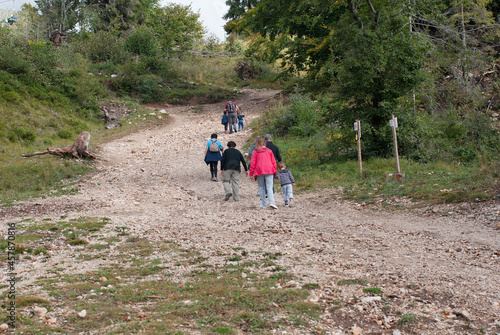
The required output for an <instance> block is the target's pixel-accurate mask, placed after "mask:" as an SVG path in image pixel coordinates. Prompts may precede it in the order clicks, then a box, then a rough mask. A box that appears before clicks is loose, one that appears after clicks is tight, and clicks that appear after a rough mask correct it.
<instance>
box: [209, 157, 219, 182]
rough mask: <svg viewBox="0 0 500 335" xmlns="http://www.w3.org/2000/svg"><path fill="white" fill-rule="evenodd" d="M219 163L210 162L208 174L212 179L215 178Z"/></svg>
mask: <svg viewBox="0 0 500 335" xmlns="http://www.w3.org/2000/svg"><path fill="white" fill-rule="evenodd" d="M218 163H219V162H217V161H216V162H210V173H211V175H212V177H214V178H217V165H218Z"/></svg>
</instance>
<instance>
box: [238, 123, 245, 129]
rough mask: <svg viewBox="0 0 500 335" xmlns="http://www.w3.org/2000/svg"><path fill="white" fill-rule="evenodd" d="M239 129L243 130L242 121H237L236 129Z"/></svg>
mask: <svg viewBox="0 0 500 335" xmlns="http://www.w3.org/2000/svg"><path fill="white" fill-rule="evenodd" d="M240 130H245V125H244V124H243V121H238V131H240Z"/></svg>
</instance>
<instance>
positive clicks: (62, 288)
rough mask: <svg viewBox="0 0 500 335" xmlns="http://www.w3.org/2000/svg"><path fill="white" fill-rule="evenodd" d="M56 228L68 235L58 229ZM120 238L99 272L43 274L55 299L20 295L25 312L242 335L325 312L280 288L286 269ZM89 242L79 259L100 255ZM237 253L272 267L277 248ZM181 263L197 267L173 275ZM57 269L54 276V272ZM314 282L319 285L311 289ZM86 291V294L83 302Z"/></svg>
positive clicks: (97, 324) (135, 328) (129, 326)
mask: <svg viewBox="0 0 500 335" xmlns="http://www.w3.org/2000/svg"><path fill="white" fill-rule="evenodd" d="M91 219H92V218H82V219H81V220H74V221H68V222H64V223H58V225H60V226H63V225H64V226H68V225H71V227H65V228H64V227H62V228H61V230H62V231H64V230H63V229H73V230H76V227H78V228H79V229H82V227H81V226H79V224H83V222H84V221H85V222H89V225H90V226H92V220H91ZM94 222H99V221H98V220H94ZM51 224H52V222H44V221H42V222H35V223H32V225H31V226H30V227H32V228H33V229H31V230H30V231H31V232H30V234H31V235H34V234H36V232H44V233H47V232H50V230H48V229H47V228H48V227H50V226H51ZM101 228H102V227H101ZM52 233H53V234H58V235H57V236H59V237H60V238H63V237H64V235H63V234H62V233H61V232H60V231H54V232H52ZM118 233H119V232H118V231H115V232H111V234H118ZM116 243H117V246H116V247H117V249H118V250H120V252H119V253H118V254H117V255H115V256H112V255H107V261H108V262H107V263H106V265H105V266H104V265H103V266H101V267H100V268H99V269H98V270H93V271H88V272H85V273H78V274H66V275H58V274H57V272H58V271H63V270H64V268H65V267H67V266H71V263H72V262H64V263H61V264H59V265H58V267H57V268H55V269H53V272H51V271H49V272H48V275H47V276H46V277H41V278H38V280H36V284H37V285H39V286H40V287H41V289H40V291H41V292H45V293H47V294H48V295H49V296H50V297H51V298H50V299H48V300H44V299H39V298H36V297H33V298H32V299H29V298H23V299H22V307H19V309H20V311H24V310H25V309H26V310H29V309H30V308H32V306H33V304H38V305H42V306H44V307H46V308H47V309H49V311H50V310H55V311H57V310H59V309H60V308H64V309H69V310H74V311H77V312H79V311H81V310H83V309H85V310H86V311H87V317H86V318H81V317H79V316H78V315H77V314H76V313H72V314H71V313H70V314H68V315H65V316H58V319H61V322H62V320H63V319H64V323H65V324H66V323H67V324H70V325H71V327H72V328H74V329H87V330H91V331H99V330H101V331H102V330H103V329H104V328H105V327H109V326H110V325H115V326H114V327H112V328H107V333H110V334H118V333H125V334H129V333H138V332H139V333H144V334H158V333H161V334H174V333H176V331H177V330H178V329H179V328H181V329H184V332H185V333H186V334H188V333H191V332H201V333H213V334H237V333H240V332H241V331H243V332H246V333H258V334H264V333H270V332H271V331H272V330H273V329H278V328H279V327H280V326H282V325H291V326H293V327H295V328H296V329H305V327H307V326H308V325H309V324H310V323H311V321H315V320H317V319H318V317H319V315H320V313H321V311H322V308H321V307H320V306H319V305H317V304H314V303H311V302H308V301H307V297H308V296H309V291H308V289H306V288H302V289H297V288H290V289H288V288H287V289H278V288H277V287H278V286H279V285H280V284H282V283H283V282H284V281H287V280H290V279H294V278H295V277H294V276H293V275H291V274H289V273H286V272H284V271H281V272H274V271H273V269H272V268H268V269H266V270H264V271H260V272H259V274H255V273H249V272H247V276H242V274H241V272H242V271H243V269H244V266H243V265H239V267H238V268H234V267H232V266H230V265H229V264H228V265H220V266H212V267H210V268H207V267H205V266H203V264H200V263H197V262H191V260H193V259H197V258H199V257H200V252H198V251H197V250H195V249H182V248H180V247H179V246H178V245H177V244H175V243H170V242H168V241H165V242H155V243H151V242H150V241H149V240H148V239H146V238H138V237H129V238H128V239H124V240H122V241H117V242H116ZM90 246H92V245H90ZM90 246H89V247H90ZM89 247H86V248H80V249H75V258H77V259H81V258H82V257H83V256H85V255H89V254H91V253H93V252H95V249H94V250H89V249H90V248H89ZM238 251H240V252H241V256H240V258H241V263H242V264H243V263H248V264H249V266H251V267H253V266H255V265H258V264H267V262H268V261H269V257H271V258H272V257H278V256H277V254H276V253H267V252H261V253H250V252H245V251H244V250H242V249H238ZM153 254H154V256H152V255H153ZM213 256H214V257H219V255H213ZM177 260H183V262H186V264H190V266H191V269H192V271H191V272H189V273H186V274H185V275H184V277H183V278H182V279H181V280H179V278H175V277H173V276H172V273H171V272H172V271H175V265H174V263H175V262H176V261H177ZM172 269H174V270H172ZM52 274H55V275H56V276H57V278H54V277H51V276H52ZM150 276H154V277H150ZM103 277H105V278H106V279H103ZM316 287H317V284H316V285H312V287H310V288H309V289H311V288H316ZM82 296H85V297H86V298H85V299H82ZM95 316H98V317H95ZM4 318H5V313H3V311H0V322H2V320H4ZM180 325H182V327H180ZM17 326H18V329H17V331H19V332H24V333H36V331H38V330H39V329H44V328H43V325H42V324H41V323H40V321H38V320H34V319H31V318H20V319H19V320H18V325H17ZM51 332H52V333H58V330H55V329H52V330H51ZM61 332H64V330H61Z"/></svg>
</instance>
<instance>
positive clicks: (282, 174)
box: [205, 101, 295, 209]
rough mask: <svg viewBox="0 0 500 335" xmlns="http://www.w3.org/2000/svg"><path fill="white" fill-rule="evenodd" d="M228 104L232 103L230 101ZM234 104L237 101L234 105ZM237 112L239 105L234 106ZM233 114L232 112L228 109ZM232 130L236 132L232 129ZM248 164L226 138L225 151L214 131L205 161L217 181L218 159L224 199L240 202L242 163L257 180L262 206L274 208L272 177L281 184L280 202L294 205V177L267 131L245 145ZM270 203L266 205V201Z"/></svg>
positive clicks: (227, 112)
mask: <svg viewBox="0 0 500 335" xmlns="http://www.w3.org/2000/svg"><path fill="white" fill-rule="evenodd" d="M229 103H233V102H232V101H229V102H228V104H229ZM228 104H226V107H225V109H224V115H226V114H227V115H230V113H229V110H233V109H231V107H228ZM233 104H234V103H233ZM234 106H236V104H234ZM234 110H235V111H236V112H234V114H236V115H238V114H237V113H238V111H239V108H237V106H236V107H235V108H234ZM231 113H233V112H231ZM234 131H236V130H235V129H234ZM230 133H232V131H231V128H230ZM245 156H247V159H248V160H249V161H250V163H249V164H248V166H247V161H246V160H245V157H244V156H243V154H242V153H241V152H240V151H239V150H238V149H236V143H235V142H234V141H229V142H228V143H227V149H225V150H224V148H223V146H222V143H221V142H220V141H219V140H218V139H217V134H216V133H214V134H212V135H211V136H210V139H209V140H208V141H207V144H206V153H205V162H206V163H207V165H210V173H211V180H212V181H215V182H216V181H218V179H217V167H218V163H219V161H220V162H221V168H220V174H221V176H222V185H223V186H224V192H225V197H224V200H225V201H227V200H229V199H230V198H231V197H232V198H233V200H234V201H239V200H240V198H239V184H240V174H241V166H243V168H244V169H245V174H246V175H247V176H250V178H253V179H254V180H256V181H257V187H258V190H259V191H258V195H259V196H260V200H261V208H267V207H268V206H269V208H271V209H276V208H278V206H276V202H275V198H274V179H278V180H279V181H280V184H281V190H282V193H283V201H284V205H285V207H291V206H293V185H295V179H294V178H293V175H292V173H291V172H290V171H289V170H288V169H287V168H286V165H285V163H283V161H282V159H281V155H280V150H279V148H278V147H277V146H276V145H275V144H274V143H273V142H272V138H271V135H270V134H266V135H265V136H264V137H261V136H259V135H257V136H255V137H254V143H253V144H252V145H251V146H250V147H249V148H248V153H245ZM268 203H269V204H268Z"/></svg>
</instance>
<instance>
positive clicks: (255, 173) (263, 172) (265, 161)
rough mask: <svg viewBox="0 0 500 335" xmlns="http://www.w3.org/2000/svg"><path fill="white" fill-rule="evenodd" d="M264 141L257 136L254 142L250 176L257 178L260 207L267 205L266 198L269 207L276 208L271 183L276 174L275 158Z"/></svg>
mask: <svg viewBox="0 0 500 335" xmlns="http://www.w3.org/2000/svg"><path fill="white" fill-rule="evenodd" d="M265 143H266V142H265V141H264V139H263V138H259V139H258V140H257V142H256V143H255V150H254V151H253V154H252V160H251V161H250V174H249V175H250V177H254V178H255V179H256V180H257V186H258V187H259V194H260V201H261V202H262V208H266V207H267V201H266V191H267V198H268V199H269V207H271V208H272V209H276V208H278V207H277V206H276V204H275V202H274V193H273V183H274V176H275V175H276V171H277V169H276V159H275V158H274V154H273V152H272V151H271V149H268V148H266V144H265Z"/></svg>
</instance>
